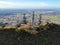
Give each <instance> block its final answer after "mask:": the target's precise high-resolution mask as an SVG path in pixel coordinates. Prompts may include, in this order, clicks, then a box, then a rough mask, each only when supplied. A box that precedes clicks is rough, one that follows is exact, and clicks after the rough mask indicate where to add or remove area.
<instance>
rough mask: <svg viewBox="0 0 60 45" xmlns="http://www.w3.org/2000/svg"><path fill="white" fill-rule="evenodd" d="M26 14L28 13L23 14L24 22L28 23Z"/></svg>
mask: <svg viewBox="0 0 60 45" xmlns="http://www.w3.org/2000/svg"><path fill="white" fill-rule="evenodd" d="M25 15H26V14H25V13H24V14H23V23H24V24H27V21H26V16H25Z"/></svg>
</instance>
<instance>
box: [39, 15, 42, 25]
mask: <svg viewBox="0 0 60 45" xmlns="http://www.w3.org/2000/svg"><path fill="white" fill-rule="evenodd" d="M41 19H42V14H40V15H39V25H40V24H41Z"/></svg>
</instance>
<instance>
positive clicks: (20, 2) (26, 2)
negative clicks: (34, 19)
mask: <svg viewBox="0 0 60 45" xmlns="http://www.w3.org/2000/svg"><path fill="white" fill-rule="evenodd" d="M0 8H20V9H22V8H24V9H25V8H26V9H27V8H60V0H0Z"/></svg>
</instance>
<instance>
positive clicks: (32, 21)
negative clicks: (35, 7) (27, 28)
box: [32, 11, 34, 24]
mask: <svg viewBox="0 0 60 45" xmlns="http://www.w3.org/2000/svg"><path fill="white" fill-rule="evenodd" d="M32 24H34V11H33V15H32Z"/></svg>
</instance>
